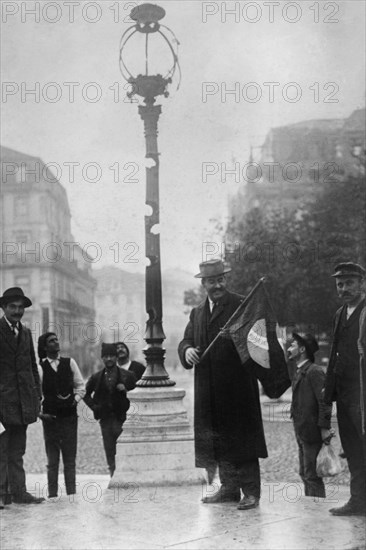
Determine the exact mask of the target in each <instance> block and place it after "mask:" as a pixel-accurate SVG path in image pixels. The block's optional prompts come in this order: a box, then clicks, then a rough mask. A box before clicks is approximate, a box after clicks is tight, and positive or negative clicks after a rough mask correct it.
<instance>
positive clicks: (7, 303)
mask: <svg viewBox="0 0 366 550" xmlns="http://www.w3.org/2000/svg"><path fill="white" fill-rule="evenodd" d="M31 305H32V302H31V300H30V299H29V298H27V297H26V296H25V295H24V292H23V290H22V289H21V288H19V287H13V288H8V289H7V290H5V292H4V294H3V295H2V296H1V298H0V307H1V308H2V310H3V311H4V316H3V317H2V318H1V319H0V423H1V425H2V426H3V427H4V428H5V431H3V432H2V433H1V435H0V508H1V509H3V508H4V506H5V505H6V504H10V503H11V501H13V502H15V503H19V504H38V503H40V502H42V501H43V500H44V498H41V497H39V498H37V497H34V496H33V495H31V494H30V493H28V492H27V489H26V483H25V471H24V467H23V456H24V454H25V448H26V438H27V435H26V433H27V427H28V424H32V423H33V422H36V420H37V418H38V413H39V410H40V399H41V389H40V383H39V375H38V369H37V363H36V357H35V354H34V347H33V342H32V336H31V332H30V330H29V329H27V328H26V327H25V326H24V325H23V324H22V323H21V322H20V321H21V319H22V317H23V315H24V309H25V308H26V307H30V306H31ZM9 489H10V492H11V496H10V494H9Z"/></svg>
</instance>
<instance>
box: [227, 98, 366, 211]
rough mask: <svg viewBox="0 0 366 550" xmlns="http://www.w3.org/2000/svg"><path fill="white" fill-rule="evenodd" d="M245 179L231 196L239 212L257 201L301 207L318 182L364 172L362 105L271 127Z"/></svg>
mask: <svg viewBox="0 0 366 550" xmlns="http://www.w3.org/2000/svg"><path fill="white" fill-rule="evenodd" d="M260 149H261V154H260V158H259V159H258V161H257V162H254V161H253V160H252V159H251V162H250V164H252V165H253V166H252V170H251V172H250V173H249V177H248V179H247V182H246V185H245V186H244V188H242V189H241V190H240V191H239V193H238V194H237V195H236V196H235V197H232V198H231V199H230V202H229V211H230V214H231V215H232V216H233V217H235V218H237V217H240V216H242V215H243V213H245V212H246V211H248V210H250V209H252V208H255V207H260V208H261V209H263V208H271V207H272V206H273V205H275V206H276V208H280V209H283V210H290V211H293V210H296V209H298V208H299V207H300V208H301V202H302V200H306V199H307V198H309V196H313V197H315V196H316V193H317V192H318V191H320V190H321V189H322V184H324V183H331V182H332V181H337V180H342V179H345V178H347V177H358V176H360V175H361V176H364V174H365V151H366V141H365V109H357V110H356V111H354V112H353V113H352V114H351V115H350V116H349V117H348V118H346V119H320V120H308V121H303V122H298V123H295V124H291V125H288V126H282V127H278V128H272V129H271V130H270V131H269V132H268V134H267V136H266V139H265V141H264V143H263V145H262V147H261V148H260Z"/></svg>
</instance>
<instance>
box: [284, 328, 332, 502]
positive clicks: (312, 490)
mask: <svg viewBox="0 0 366 550" xmlns="http://www.w3.org/2000/svg"><path fill="white" fill-rule="evenodd" d="M318 349H319V346H318V343H317V341H316V340H315V338H314V336H312V335H311V334H305V335H303V336H300V334H298V333H296V332H294V333H293V341H292V343H291V345H290V347H289V349H288V357H289V359H293V360H294V361H295V362H296V372H295V375H294V378H293V381H292V404H291V417H292V420H293V423H294V429H295V435H296V441H297V444H298V447H299V463H300V470H299V474H300V477H301V479H302V480H303V483H304V488H305V496H308V497H321V498H325V487H324V483H323V480H322V478H321V477H318V475H317V473H316V458H317V456H318V453H319V451H320V449H321V446H322V443H323V442H326V443H328V442H329V441H330V439H331V432H330V418H331V414H332V406H331V405H325V404H324V402H323V399H322V389H323V386H324V380H325V372H324V371H323V369H322V367H320V366H319V365H315V364H314V354H315V352H316V351H318Z"/></svg>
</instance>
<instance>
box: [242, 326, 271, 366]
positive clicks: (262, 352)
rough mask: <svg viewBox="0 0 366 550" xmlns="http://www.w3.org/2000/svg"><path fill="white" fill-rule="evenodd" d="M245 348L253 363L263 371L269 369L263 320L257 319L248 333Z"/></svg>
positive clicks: (265, 330)
mask: <svg viewBox="0 0 366 550" xmlns="http://www.w3.org/2000/svg"><path fill="white" fill-rule="evenodd" d="M247 347H248V352H249V355H250V357H251V358H252V359H253V361H255V362H256V363H258V365H261V367H264V368H265V369H269V368H270V364H269V351H268V340H267V329H266V321H265V319H258V321H256V322H255V323H254V325H253V326H252V328H251V329H250V331H249V332H248V336H247Z"/></svg>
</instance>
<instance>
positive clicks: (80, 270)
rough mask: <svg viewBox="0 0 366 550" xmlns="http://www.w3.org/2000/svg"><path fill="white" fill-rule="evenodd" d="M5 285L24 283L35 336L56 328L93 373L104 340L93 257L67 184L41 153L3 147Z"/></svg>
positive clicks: (65, 344) (27, 317) (66, 349)
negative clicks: (75, 222)
mask: <svg viewBox="0 0 366 550" xmlns="http://www.w3.org/2000/svg"><path fill="white" fill-rule="evenodd" d="M0 198H1V247H2V267H1V291H2V292H3V291H4V290H5V289H6V288H9V287H12V286H20V287H21V288H22V289H23V290H24V292H25V294H27V295H28V296H29V297H30V298H31V300H32V302H33V306H32V308H30V309H27V310H26V312H25V314H24V318H23V319H24V322H25V323H26V324H27V325H28V326H29V328H30V329H31V331H32V334H33V337H34V340H35V341H36V340H37V338H38V336H39V335H40V334H41V333H42V332H43V331H45V330H52V331H54V332H56V333H57V334H58V336H59V338H60V341H61V346H62V352H63V353H65V354H67V355H71V356H72V357H74V358H75V360H76V361H77V362H78V364H79V365H80V367H81V369H82V371H83V372H84V373H85V374H87V373H88V372H89V371H90V363H91V362H92V358H93V349H94V348H95V345H96V343H97V342H98V336H99V330H98V326H97V325H96V322H95V309H94V293H95V287H96V281H95V279H94V278H93V275H92V270H91V266H92V258H91V257H90V256H89V255H88V253H87V251H85V250H83V249H82V248H81V246H80V245H79V244H78V243H76V242H75V240H74V238H73V235H72V233H71V225H70V224H71V214H70V208H69V204H68V200H67V195H66V191H65V189H64V188H63V187H62V185H61V184H60V182H59V181H57V179H56V178H55V177H54V176H53V174H52V172H51V170H50V169H49V168H48V167H47V165H46V164H45V163H44V162H43V161H42V160H41V159H40V158H37V157H32V156H29V155H26V154H24V153H21V152H18V151H15V150H12V149H8V148H6V147H1V195H0Z"/></svg>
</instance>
